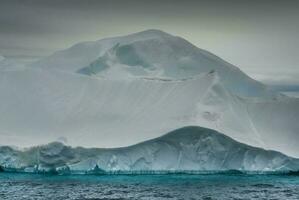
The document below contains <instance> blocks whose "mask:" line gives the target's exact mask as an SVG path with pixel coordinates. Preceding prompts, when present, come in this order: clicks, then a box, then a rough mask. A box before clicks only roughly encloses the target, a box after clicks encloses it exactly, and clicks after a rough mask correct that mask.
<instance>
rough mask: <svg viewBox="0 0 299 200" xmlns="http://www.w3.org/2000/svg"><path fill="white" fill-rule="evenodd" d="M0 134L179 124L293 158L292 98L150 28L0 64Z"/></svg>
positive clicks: (112, 140) (118, 137)
mask: <svg viewBox="0 0 299 200" xmlns="http://www.w3.org/2000/svg"><path fill="white" fill-rule="evenodd" d="M0 72H1V73H0V99H1V104H0V113H1V114H0V143H1V144H2V145H16V146H21V147H29V146H32V145H40V144H46V143H49V141H54V140H56V138H61V137H64V138H67V141H68V143H69V145H71V146H84V147H103V148H108V147H124V146H129V145H132V144H136V143H140V142H142V141H146V140H149V139H152V138H156V137H159V136H161V135H163V134H165V133H167V132H169V131H171V130H174V129H179V128H181V127H185V126H201V127H206V128H210V129H214V130H216V131H218V132H221V133H223V134H224V135H226V136H229V137H231V138H232V139H234V140H236V141H238V142H241V143H244V144H247V145H251V146H255V147H258V148H263V149H272V150H275V151H279V152H282V153H284V154H286V155H288V156H292V157H299V146H298V144H297V143H298V141H299V133H298V130H299V123H298V119H299V100H298V99H296V98H290V97H287V96H284V95H282V94H279V93H277V92H275V91H272V90H271V89H270V88H269V87H267V86H266V85H263V84H262V83H259V82H257V81H255V80H253V79H251V78H250V77H248V76H247V75H246V74H244V73H243V72H242V71H240V70H239V69H238V68H237V67H235V66H233V65H231V64H229V63H227V62H226V61H224V60H222V59H221V58H219V57H217V56H215V55H213V54H212V53H209V52H207V51H205V50H203V49H199V48H197V47H195V46H194V45H192V44H191V43H189V42H188V41H186V40H184V39H183V38H180V37H177V36H173V35H170V34H168V33H165V32H162V31H159V30H147V31H143V32H139V33H135V34H131V35H128V36H120V37H114V38H107V39H102V40H98V41H91V42H82V43H78V44H75V45H74V46H72V47H70V48H68V49H65V50H62V51H58V52H55V53H54V54H53V55H51V56H49V57H47V58H43V59H41V60H39V61H37V62H34V63H32V64H30V65H26V66H25V67H22V68H17V69H14V70H8V68H7V67H1V63H0Z"/></svg>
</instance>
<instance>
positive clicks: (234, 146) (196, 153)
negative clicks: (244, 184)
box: [0, 127, 299, 173]
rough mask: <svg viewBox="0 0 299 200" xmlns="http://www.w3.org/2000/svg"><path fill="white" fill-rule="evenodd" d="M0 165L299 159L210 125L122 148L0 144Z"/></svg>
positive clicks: (274, 167) (34, 167)
mask: <svg viewBox="0 0 299 200" xmlns="http://www.w3.org/2000/svg"><path fill="white" fill-rule="evenodd" d="M0 165H1V166H2V168H3V169H4V170H8V171H14V170H15V171H24V172H57V173H88V172H95V173H97V172H100V173H105V172H117V171H128V172H132V173H133V172H134V171H135V172H138V171H139V172H140V171H145V172H146V171H190V170H191V171H193V170H195V171H206V170H209V171H214V170H215V171H223V170H241V171H294V170H298V169H299V160H298V159H294V158H291V157H288V156H286V155H283V154H281V153H279V152H276V151H267V150H264V149H260V148H255V147H252V146H248V145H245V144H242V143H239V142H236V141H235V140H233V139H231V138H229V137H227V136H225V135H223V134H221V133H219V132H217V131H214V130H211V129H206V128H201V127H184V128H180V129H177V130H174V131H171V132H170V133H168V134H166V135H164V136H161V137H158V138H156V139H152V140H148V141H145V142H142V143H139V144H136V145H132V146H129V147H123V148H111V149H107V148H83V147H76V148H73V147H70V146H65V145H64V144H62V143H59V142H53V143H50V144H47V145H42V146H37V147H32V148H28V149H24V150H16V149H13V148H10V147H0Z"/></svg>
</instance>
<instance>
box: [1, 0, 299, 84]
mask: <svg viewBox="0 0 299 200" xmlns="http://www.w3.org/2000/svg"><path fill="white" fill-rule="evenodd" d="M0 3H1V4H0V54H2V55H4V56H6V57H10V58H37V57H43V56H47V55H49V54H51V53H53V52H54V51H56V50H60V49H64V48H67V47H69V46H71V45H72V44H74V43H77V42H80V41H88V40H98V39H101V38H105V37H111V36H119V35H124V34H129V33H133V32H138V31H142V30H145V29H153V28H154V29H161V30H163V31H166V32H169V33H171V34H174V35H179V36H181V37H184V38H185V39H187V40H189V41H190V42H192V43H193V44H195V45H196V46H198V47H200V48H203V49H206V50H209V51H211V52H212V53H214V54H216V55H218V56H220V57H222V58H223V59H225V60H227V61H228V62H230V63H232V64H234V65H236V66H238V67H239V68H241V69H242V70H243V71H245V72H246V73H248V74H249V75H250V76H252V77H254V78H257V79H259V80H263V81H265V82H268V83H271V84H288V85H296V84H298V85H299V0H225V1H222V0H218V1H216V0H206V1H201V0H194V1H187V0H173V1H170V0H169V1H162V0H159V1H154V0H151V1H150V0H130V1H129V0H107V1H102V0H48V1H46V0H0Z"/></svg>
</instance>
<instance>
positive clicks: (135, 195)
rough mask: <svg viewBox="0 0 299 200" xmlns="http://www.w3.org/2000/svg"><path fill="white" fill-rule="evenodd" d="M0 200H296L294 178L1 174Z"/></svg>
mask: <svg viewBox="0 0 299 200" xmlns="http://www.w3.org/2000/svg"><path fill="white" fill-rule="evenodd" d="M0 199H1V200H6V199H7V200H15V199H16V200H18V199H22V200H27V199H30V200H31V199H32V200H33V199H34V200H38V199H49V200H51V199H59V200H60V199H61V200H67V199H76V200H81V199H82V200H87V199H89V200H96V199H205V200H211V199H219V200H225V199H236V200H237V199H267V200H268V199H271V200H274V199H277V200H286V199H296V200H298V199H299V176H283V175H244V174H239V175H236V174H222V175H221V174H214V175H183V174H181V175H179V174H178V175H174V174H173V175H102V176H100V175H98V176H96V175H69V176H66V175H65V176H58V175H56V176H55V175H37V174H35V175H34V174H17V173H0Z"/></svg>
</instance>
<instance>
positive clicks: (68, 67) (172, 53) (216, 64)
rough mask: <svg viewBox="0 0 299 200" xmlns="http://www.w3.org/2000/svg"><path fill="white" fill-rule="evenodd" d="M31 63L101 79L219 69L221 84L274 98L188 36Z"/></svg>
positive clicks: (110, 45)
mask: <svg viewBox="0 0 299 200" xmlns="http://www.w3.org/2000/svg"><path fill="white" fill-rule="evenodd" d="M31 66H33V67H35V68H43V69H47V70H53V69H54V70H59V71H65V72H68V73H77V74H83V75H88V76H93V77H97V78H104V79H118V80H119V79H124V80H127V79H134V78H140V77H148V78H169V79H182V78H189V77H193V76H197V75H199V74H202V73H208V72H210V71H217V73H218V74H219V77H220V79H221V81H222V83H223V84H224V85H225V87H226V88H227V89H228V90H230V91H231V92H233V93H234V94H237V95H238V96H245V97H260V96H268V97H269V96H270V97H273V96H275V94H273V92H272V91H269V89H268V88H266V87H265V86H264V85H262V84H261V83H259V82H257V81H255V80H253V79H251V78H250V77H248V76H247V75H246V74H244V73H243V72H241V71H240V70H239V69H238V68H237V67H235V66H233V65H231V64H229V63H227V62H225V61H224V60H222V59H221V58H219V57H217V56H215V55H213V54H212V53H209V52H207V51H205V50H203V49H200V48H198V47H196V46H194V45H193V44H191V43H190V42H188V41H187V40H185V39H183V38H181V37H177V36H173V35H171V34H168V33H165V32H163V31H160V30H147V31H142V32H139V33H134V34H130V35H127V36H120V37H113V38H106V39H102V40H98V41H94V42H82V43H78V44H76V45H74V46H72V47H70V48H69V49H66V50H63V51H58V52H56V53H54V54H53V55H52V56H49V57H47V58H45V59H42V60H39V61H38V62H35V63H33V64H32V65H31Z"/></svg>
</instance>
